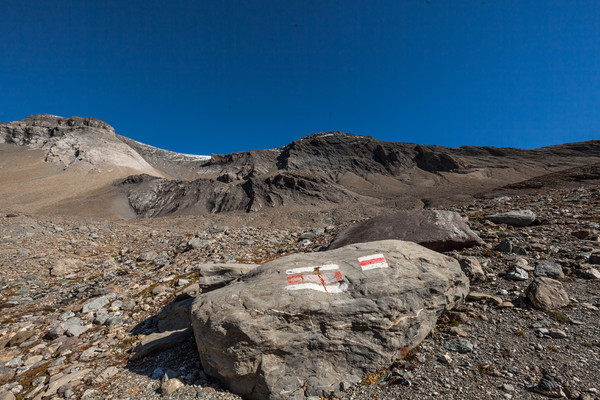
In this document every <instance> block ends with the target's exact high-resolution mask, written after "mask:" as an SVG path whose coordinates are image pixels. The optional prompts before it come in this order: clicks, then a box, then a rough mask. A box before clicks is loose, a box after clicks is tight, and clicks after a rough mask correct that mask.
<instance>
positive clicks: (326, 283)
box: [285, 264, 347, 293]
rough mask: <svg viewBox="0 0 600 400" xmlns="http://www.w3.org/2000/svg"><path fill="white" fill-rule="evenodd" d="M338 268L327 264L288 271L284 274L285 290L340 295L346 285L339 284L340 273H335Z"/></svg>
mask: <svg viewBox="0 0 600 400" xmlns="http://www.w3.org/2000/svg"><path fill="white" fill-rule="evenodd" d="M338 268H339V266H338V265H336V264H327V265H321V266H316V267H300V268H292V269H288V270H287V271H285V272H286V274H287V275H288V277H287V282H288V284H289V285H288V286H286V288H285V289H286V290H303V289H310V290H316V291H319V292H324V293H342V292H343V291H344V290H345V289H346V287H347V285H342V284H340V282H341V281H342V279H343V276H342V273H341V272H340V271H336V270H337V269H338Z"/></svg>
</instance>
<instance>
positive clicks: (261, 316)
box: [191, 240, 469, 399]
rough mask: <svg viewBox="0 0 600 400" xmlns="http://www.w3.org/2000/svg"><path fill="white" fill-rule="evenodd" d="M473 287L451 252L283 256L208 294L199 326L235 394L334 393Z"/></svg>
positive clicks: (374, 247) (414, 248)
mask: <svg viewBox="0 0 600 400" xmlns="http://www.w3.org/2000/svg"><path fill="white" fill-rule="evenodd" d="M361 264H362V266H361ZM468 287H469V281H468V279H467V277H466V276H465V275H464V274H463V272H462V271H461V269H460V266H459V264H458V262H457V261H456V260H454V259H452V258H450V257H446V256H444V255H442V254H439V253H436V252H433V251H429V250H427V249H425V248H423V247H421V246H419V245H417V244H414V243H410V242H402V241H396V240H388V241H380V242H371V243H362V244H356V245H350V246H347V247H344V248H341V249H337V250H333V251H327V252H319V253H308V254H295V255H291V256H287V257H283V258H280V259H277V260H275V261H272V262H270V263H267V264H265V265H263V266H262V267H261V268H257V269H255V270H254V271H252V272H251V273H249V274H246V275H245V276H243V277H241V278H240V281H238V282H235V283H233V284H230V285H228V286H226V287H223V288H221V289H218V290H215V291H212V292H209V293H204V294H201V295H200V296H198V297H197V298H196V300H195V301H194V303H193V304H192V312H191V316H192V327H193V329H194V335H195V338H196V344H197V346H198V352H199V355H200V359H201V361H202V365H203V367H204V371H205V372H206V373H207V374H208V375H211V376H213V377H215V378H216V379H218V380H219V381H221V382H222V383H223V384H224V385H225V386H227V387H228V388H229V389H230V390H232V391H233V392H235V393H238V394H240V395H242V396H245V397H247V398H251V399H303V398H304V397H305V395H306V396H321V395H324V396H329V395H330V394H331V393H334V392H336V391H338V390H339V387H340V384H341V383H342V382H349V383H357V382H359V381H361V379H362V377H363V376H364V375H367V374H369V373H372V372H373V371H375V370H377V369H380V368H383V367H387V366H389V365H390V364H391V362H392V361H394V360H396V359H399V358H400V357H401V356H402V354H403V351H406V347H408V348H409V349H410V348H414V347H415V346H417V345H418V344H419V343H420V342H421V341H422V340H423V339H424V338H425V336H427V335H428V334H429V332H430V331H431V330H432V329H433V327H434V325H435V322H436V321H437V319H438V317H439V316H440V314H441V313H442V312H443V311H444V310H447V309H451V308H453V307H454V306H455V305H456V304H457V303H459V302H462V301H463V300H464V298H465V296H466V295H467V293H468Z"/></svg>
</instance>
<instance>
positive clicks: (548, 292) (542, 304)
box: [526, 277, 569, 311]
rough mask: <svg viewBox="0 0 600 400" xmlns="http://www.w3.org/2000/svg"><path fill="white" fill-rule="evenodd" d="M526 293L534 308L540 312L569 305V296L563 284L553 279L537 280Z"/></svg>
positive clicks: (543, 278) (542, 278)
mask: <svg viewBox="0 0 600 400" xmlns="http://www.w3.org/2000/svg"><path fill="white" fill-rule="evenodd" d="M526 293H527V297H528V298H529V301H531V303H532V304H533V306H534V307H535V308H537V309H540V310H545V311H550V310H554V309H557V308H561V307H564V306H566V305H568V304H569V296H568V295H567V292H566V291H565V289H564V288H563V286H562V283H560V282H559V281H557V280H554V279H551V278H545V277H541V278H535V279H534V280H533V282H531V284H530V285H529V286H528V287H527V289H526Z"/></svg>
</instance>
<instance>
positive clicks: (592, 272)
mask: <svg viewBox="0 0 600 400" xmlns="http://www.w3.org/2000/svg"><path fill="white" fill-rule="evenodd" d="M579 275H580V276H581V277H582V278H585V279H599V280H600V271H598V270H597V269H596V268H586V269H584V270H581V271H580V272H579Z"/></svg>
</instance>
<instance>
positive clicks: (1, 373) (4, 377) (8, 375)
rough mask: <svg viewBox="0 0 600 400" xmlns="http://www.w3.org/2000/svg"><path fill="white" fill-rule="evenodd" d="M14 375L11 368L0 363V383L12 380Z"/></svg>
mask: <svg viewBox="0 0 600 400" xmlns="http://www.w3.org/2000/svg"><path fill="white" fill-rule="evenodd" d="M14 376H15V370H14V369H12V368H6V367H3V366H2V365H0V385H4V384H5V383H8V382H10V381H11V380H12V378H13V377H14Z"/></svg>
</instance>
